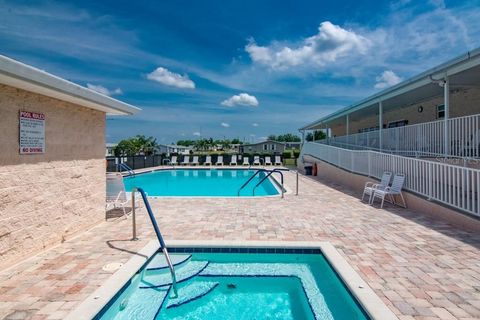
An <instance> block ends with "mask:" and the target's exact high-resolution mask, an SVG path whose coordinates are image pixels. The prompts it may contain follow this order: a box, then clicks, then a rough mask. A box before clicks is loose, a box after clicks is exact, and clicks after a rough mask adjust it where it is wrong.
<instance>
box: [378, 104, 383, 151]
mask: <svg viewBox="0 0 480 320" xmlns="http://www.w3.org/2000/svg"><path fill="white" fill-rule="evenodd" d="M382 129H383V104H382V101H379V102H378V148H379V149H380V152H382V149H383V137H382Z"/></svg>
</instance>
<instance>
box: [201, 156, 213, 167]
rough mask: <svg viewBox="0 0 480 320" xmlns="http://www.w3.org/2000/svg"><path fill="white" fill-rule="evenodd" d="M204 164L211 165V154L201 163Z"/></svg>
mask: <svg viewBox="0 0 480 320" xmlns="http://www.w3.org/2000/svg"><path fill="white" fill-rule="evenodd" d="M203 165H204V166H211V165H212V156H206V157H205V162H204V163H203Z"/></svg>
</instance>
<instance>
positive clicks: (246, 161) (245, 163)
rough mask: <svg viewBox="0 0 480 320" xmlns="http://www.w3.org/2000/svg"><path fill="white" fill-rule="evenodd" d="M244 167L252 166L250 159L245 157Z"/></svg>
mask: <svg viewBox="0 0 480 320" xmlns="http://www.w3.org/2000/svg"><path fill="white" fill-rule="evenodd" d="M242 165H244V166H249V165H250V159H249V158H248V157H243V163H242Z"/></svg>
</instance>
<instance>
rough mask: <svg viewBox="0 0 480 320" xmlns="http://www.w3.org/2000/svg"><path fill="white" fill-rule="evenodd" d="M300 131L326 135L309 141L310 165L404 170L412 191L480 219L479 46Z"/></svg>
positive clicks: (374, 172)
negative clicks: (319, 162) (317, 162)
mask: <svg viewBox="0 0 480 320" xmlns="http://www.w3.org/2000/svg"><path fill="white" fill-rule="evenodd" d="M299 130H300V132H302V134H303V137H304V138H305V136H306V134H308V133H314V132H315V131H317V130H322V131H324V132H326V133H327V138H326V139H322V140H317V141H304V144H303V147H302V154H301V156H302V159H303V160H304V162H310V163H315V162H316V161H321V162H325V163H328V164H331V165H334V166H337V167H340V168H342V169H344V170H347V171H349V172H351V173H352V174H360V175H365V176H371V177H376V178H379V177H381V175H382V173H383V172H384V171H392V172H402V173H405V174H406V175H407V180H406V185H405V188H406V189H407V190H409V191H411V192H412V193H414V194H416V195H420V196H422V197H424V198H425V199H428V200H429V201H432V200H433V201H437V202H439V203H442V204H445V205H447V206H449V207H452V208H455V209H457V210H460V211H462V212H467V213H469V214H474V215H476V216H479V217H480V204H479V195H480V170H479V168H480V48H479V49H475V50H472V51H470V52H467V53H465V54H463V55H461V56H459V57H457V58H455V59H452V60H450V61H447V62H445V63H442V64H440V65H438V66H436V67H434V68H432V69H429V70H427V71H424V72H422V73H420V74H419V75H417V76H415V77H413V78H411V79H408V80H406V81H403V82H401V83H399V84H397V85H395V86H392V87H390V88H388V89H385V90H383V91H380V92H378V93H376V94H374V95H371V96H369V97H367V98H365V99H363V100H361V101H358V102H356V103H354V104H352V105H350V106H348V107H345V108H342V109H340V110H338V111H336V112H333V113H331V114H329V115H326V116H324V117H321V118H320V119H317V120H315V121H313V122H311V123H309V124H306V125H305V126H303V127H302V128H300V129H299ZM312 136H315V135H309V137H312Z"/></svg>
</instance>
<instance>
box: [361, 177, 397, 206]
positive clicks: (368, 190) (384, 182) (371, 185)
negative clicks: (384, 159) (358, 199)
mask: <svg viewBox="0 0 480 320" xmlns="http://www.w3.org/2000/svg"><path fill="white" fill-rule="evenodd" d="M391 178H392V173H391V172H390V171H385V172H384V173H383V175H382V179H381V180H380V183H376V182H373V181H368V182H366V183H365V187H364V188H363V194H362V201H363V199H364V198H365V195H367V196H368V203H372V195H373V191H374V190H375V189H379V190H385V188H386V187H388V185H389V184H390V180H391Z"/></svg>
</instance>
